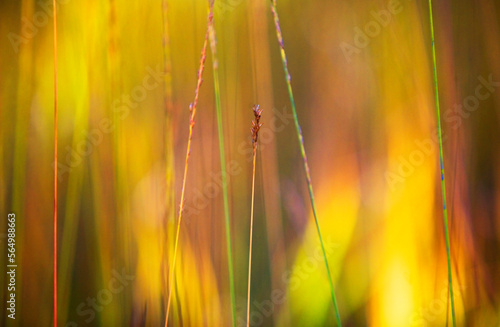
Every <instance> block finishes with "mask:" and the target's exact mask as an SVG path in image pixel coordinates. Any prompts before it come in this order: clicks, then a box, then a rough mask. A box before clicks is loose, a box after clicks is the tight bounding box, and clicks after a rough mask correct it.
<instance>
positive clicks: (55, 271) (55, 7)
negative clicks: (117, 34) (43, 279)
mask: <svg viewBox="0 0 500 327" xmlns="http://www.w3.org/2000/svg"><path fill="white" fill-rule="evenodd" d="M52 6H53V11H54V18H53V20H54V327H57V3H56V0H53V1H52Z"/></svg>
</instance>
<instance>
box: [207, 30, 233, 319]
mask: <svg viewBox="0 0 500 327" xmlns="http://www.w3.org/2000/svg"><path fill="white" fill-rule="evenodd" d="M208 28H209V38H210V49H211V52H212V67H213V76H214V93H215V109H216V112H217V130H218V134H219V154H220V168H221V171H222V172H223V173H222V176H221V178H222V197H223V201H224V223H225V228H226V249H227V265H228V270H229V292H230V296H231V316H232V322H233V327H236V297H235V293H234V273H233V254H232V246H231V221H230V219H229V197H228V191H227V178H226V171H227V170H226V154H225V150H224V144H225V143H224V130H223V126H222V109H221V102H220V85H219V63H218V60H217V38H216V34H215V26H214V22H213V20H212V23H211V24H210V25H209V27H208Z"/></svg>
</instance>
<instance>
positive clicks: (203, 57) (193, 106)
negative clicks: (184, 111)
mask: <svg viewBox="0 0 500 327" xmlns="http://www.w3.org/2000/svg"><path fill="white" fill-rule="evenodd" d="M212 20H213V4H211V5H210V12H209V14H208V25H207V31H206V33H205V40H204V42H203V48H202V51H201V59H200V66H199V69H198V81H197V84H196V90H195V93H194V101H193V103H192V104H191V105H190V111H191V117H190V120H189V136H188V143H187V149H186V161H185V164H184V177H183V178H182V188H181V199H180V204H179V219H178V220H177V229H176V234H175V245H174V258H173V262H172V266H171V272H170V279H169V288H170V289H169V291H168V299H167V314H166V318H165V326H167V325H168V316H169V313H170V302H171V299H172V289H173V283H174V277H175V263H176V259H177V248H178V245H179V234H180V229H181V221H182V213H183V211H184V195H185V190H186V179H187V172H188V166H189V155H190V153H191V140H192V137H193V128H194V124H195V120H194V118H195V115H196V107H197V105H198V96H199V93H200V87H201V83H202V81H203V79H202V76H203V71H204V69H205V60H206V58H207V45H208V33H209V26H210V24H211V23H212Z"/></svg>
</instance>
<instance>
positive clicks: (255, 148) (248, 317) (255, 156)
mask: <svg viewBox="0 0 500 327" xmlns="http://www.w3.org/2000/svg"><path fill="white" fill-rule="evenodd" d="M256 158H257V142H254V144H253V165H252V206H251V208H250V248H249V250H248V291H247V327H249V326H250V286H251V281H252V243H253V242H252V241H253V210H254V199H255V160H256Z"/></svg>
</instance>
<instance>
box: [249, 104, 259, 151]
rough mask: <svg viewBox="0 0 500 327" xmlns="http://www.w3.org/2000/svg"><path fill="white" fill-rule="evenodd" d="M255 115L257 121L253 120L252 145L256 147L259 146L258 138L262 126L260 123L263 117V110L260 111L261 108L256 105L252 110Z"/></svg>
mask: <svg viewBox="0 0 500 327" xmlns="http://www.w3.org/2000/svg"><path fill="white" fill-rule="evenodd" d="M252 110H253V114H254V116H255V120H252V128H251V129H250V131H251V132H252V143H253V145H254V146H255V145H256V144H257V137H258V134H259V129H260V127H261V126H262V123H261V122H260V116H261V115H262V109H259V106H258V105H256V106H254V107H253V108H252Z"/></svg>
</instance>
